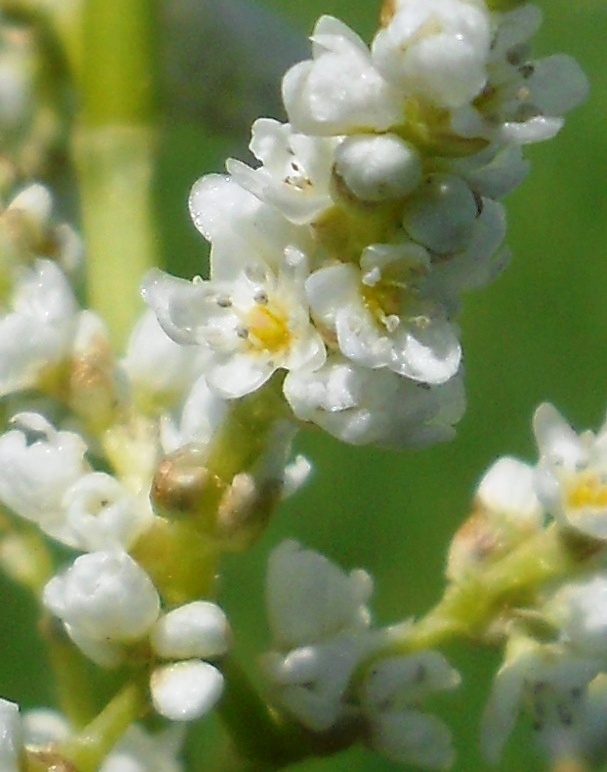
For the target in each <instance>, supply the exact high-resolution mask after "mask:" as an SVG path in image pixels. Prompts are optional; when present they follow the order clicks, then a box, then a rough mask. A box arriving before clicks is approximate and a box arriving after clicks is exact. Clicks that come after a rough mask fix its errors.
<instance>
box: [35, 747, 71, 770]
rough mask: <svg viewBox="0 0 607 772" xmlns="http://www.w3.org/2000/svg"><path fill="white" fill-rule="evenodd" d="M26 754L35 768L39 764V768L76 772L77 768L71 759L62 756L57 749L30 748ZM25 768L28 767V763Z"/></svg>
mask: <svg viewBox="0 0 607 772" xmlns="http://www.w3.org/2000/svg"><path fill="white" fill-rule="evenodd" d="M26 755H27V758H28V759H31V761H32V762H33V763H34V764H36V767H35V768H36V769H38V765H39V768H40V769H49V770H52V772H78V768H77V767H75V766H74V765H73V764H72V762H71V761H68V760H67V759H64V758H62V755H61V753H60V752H59V751H52V750H36V749H31V750H27V751H26ZM26 769H30V766H29V764H28V765H27V766H26Z"/></svg>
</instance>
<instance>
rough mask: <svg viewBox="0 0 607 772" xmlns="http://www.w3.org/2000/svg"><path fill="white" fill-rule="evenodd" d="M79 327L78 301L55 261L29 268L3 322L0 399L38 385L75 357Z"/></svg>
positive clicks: (0, 323) (0, 332) (0, 328)
mask: <svg viewBox="0 0 607 772" xmlns="http://www.w3.org/2000/svg"><path fill="white" fill-rule="evenodd" d="M77 325H78V314H77V307H76V300H75V298H74V295H73V292H72V290H71V288H70V286H69V284H68V282H67V280H66V278H65V275H64V274H63V272H62V271H61V269H60V268H59V267H58V266H57V265H56V264H55V263H53V262H51V261H50V260H37V261H36V262H35V263H34V265H33V266H32V267H31V268H29V267H28V268H26V267H24V268H23V269H22V271H21V274H20V276H19V277H18V279H17V281H16V283H15V287H14V290H13V294H12V297H11V308H10V310H8V311H7V312H6V313H5V315H4V316H3V317H1V318H0V394H9V393H11V392H13V391H17V390H19V389H24V388H29V387H32V386H37V385H38V381H39V378H40V377H41V375H42V373H43V371H44V370H48V369H49V366H50V365H57V364H59V363H61V362H62V360H64V359H65V358H66V357H67V356H68V355H69V353H70V348H71V344H72V341H73V338H74V335H75V333H76V330H77Z"/></svg>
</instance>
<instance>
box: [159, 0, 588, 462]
mask: <svg viewBox="0 0 607 772" xmlns="http://www.w3.org/2000/svg"><path fill="white" fill-rule="evenodd" d="M539 22H540V13H539V11H538V9H537V8H535V7H534V6H531V5H522V6H520V7H516V8H515V9H514V10H511V11H508V12H500V11H492V10H490V9H489V8H488V7H487V6H486V5H485V3H483V2H480V1H479V2H471V0H424V2H420V0H398V1H397V2H394V3H391V4H386V8H385V13H384V19H383V27H382V29H381V30H380V31H379V32H378V33H377V35H376V36H375V38H374V40H373V42H372V44H371V47H370V49H369V48H368V47H367V46H366V45H365V44H364V43H363V42H362V40H361V39H360V38H359V37H358V36H357V35H356V34H355V33H354V32H352V30H350V29H349V28H348V27H347V26H346V25H345V24H343V23H342V22H340V21H338V20H337V19H334V18H332V17H329V16H324V17H322V18H321V19H320V20H319V22H318V23H317V25H316V27H315V29H314V32H313V35H312V59H310V60H308V61H304V62H301V63H299V64H297V65H295V66H294V67H293V68H292V69H291V70H289V71H288V72H287V74H286V75H285V77H284V79H283V84H282V94H283V100H284V104H285V108H286V111H287V113H288V117H289V122H288V123H280V122H278V121H276V120H271V119H265V118H262V119H260V120H258V121H256V122H255V124H254V126H253V132H252V141H251V145H250V148H251V151H252V153H253V155H254V156H255V157H256V158H257V159H258V161H259V165H258V166H257V167H255V168H251V167H249V166H247V165H246V164H244V163H242V162H240V161H236V160H231V161H229V162H228V164H227V169H228V172H229V175H227V176H222V175H209V176H207V177H204V178H202V179H201V180H199V181H198V182H197V183H196V184H195V186H194V188H193V190H192V193H191V196H190V211H191V214H192V218H193V220H194V224H195V225H196V227H197V228H198V230H199V231H200V232H201V233H202V234H203V236H204V237H205V238H206V239H208V240H209V241H210V242H211V277H210V279H209V280H201V279H200V278H197V279H195V280H194V281H193V282H191V283H190V282H187V281H185V280H181V279H176V278H172V277H169V276H166V275H164V274H162V273H160V272H155V273H153V274H150V275H149V276H148V278H147V280H146V282H145V285H144V296H145V298H146V300H147V302H148V303H149V304H150V305H151V306H152V307H153V309H154V310H155V312H156V314H157V315H158V319H159V321H160V324H161V325H162V327H163V329H164V330H165V331H166V332H167V333H168V335H169V336H170V337H171V338H173V340H175V341H177V342H178V343H181V344H184V345H188V346H193V347H198V348H201V349H202V350H204V351H205V352H206V354H207V358H206V362H205V374H206V378H207V382H208V384H209V386H210V388H211V389H212V390H213V391H214V392H215V393H216V394H218V395H219V396H221V397H222V398H225V399H235V398H239V397H242V396H244V395H246V394H248V393H250V392H253V391H255V390H257V389H259V388H260V387H261V386H263V385H264V384H265V383H266V382H268V380H269V379H271V378H272V376H273V375H274V373H275V372H276V371H277V370H282V371H286V376H285V377H284V380H283V384H282V387H283V393H284V397H285V399H286V401H287V402H288V404H289V406H290V409H291V410H292V412H293V414H294V415H295V417H296V418H297V419H299V420H300V421H303V422H312V423H315V424H318V425H319V426H321V427H322V428H324V429H326V430H327V431H328V432H330V433H331V434H333V435H335V436H336V437H338V438H340V439H342V440H344V441H346V442H350V443H354V444H364V443H375V444H379V445H384V446H391V447H402V446H407V445H420V444H426V443H429V442H434V441H438V440H441V439H445V438H447V437H450V436H451V435H452V433H453V429H452V427H453V425H454V424H455V423H456V422H457V421H458V420H459V418H460V417H461V415H462V412H463V409H464V395H463V388H462V383H461V379H462V370H461V360H462V353H461V347H460V342H459V335H458V329H457V326H456V324H455V322H454V318H455V315H456V313H457V310H458V306H459V300H460V296H461V294H462V293H463V292H464V291H466V290H468V289H471V288H475V287H479V286H482V285H484V284H486V283H487V282H489V281H490V280H491V279H493V278H494V277H495V276H496V275H497V274H498V273H499V272H500V271H501V269H502V268H503V266H504V265H505V263H506V261H507V258H508V252H507V250H506V249H505V248H503V247H502V246H501V245H502V241H503V238H504V235H505V216H504V210H503V207H502V205H501V204H500V203H499V202H498V199H500V198H501V197H502V196H503V195H504V194H506V193H507V192H508V191H510V190H511V189H512V188H514V187H515V186H516V185H517V184H518V183H519V182H520V180H521V179H522V178H523V176H524V174H525V172H526V168H527V167H526V163H525V162H524V161H523V159H522V156H521V145H522V144H524V143H528V142H537V141H540V140H544V139H547V138H549V137H551V136H553V135H554V134H555V133H556V132H557V131H558V129H559V128H560V126H561V125H562V122H563V119H562V115H563V113H564V112H565V111H567V110H569V109H570V108H571V107H573V106H574V105H575V104H577V103H578V102H579V101H580V100H581V99H583V98H584V96H585V93H586V82H585V79H584V76H583V75H582V74H581V72H580V70H579V68H578V66H577V65H576V64H575V62H574V61H573V60H571V59H570V58H568V57H566V56H554V57H549V58H547V59H542V60H538V61H536V60H533V59H532V58H530V52H529V45H528V38H529V37H530V35H531V34H532V33H533V32H534V31H535V29H536V28H537V26H538V25H539Z"/></svg>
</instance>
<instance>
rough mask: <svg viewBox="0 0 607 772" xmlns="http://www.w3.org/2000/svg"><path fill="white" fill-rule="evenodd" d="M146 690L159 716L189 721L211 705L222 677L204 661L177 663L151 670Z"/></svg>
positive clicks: (219, 693)
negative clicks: (148, 690)
mask: <svg viewBox="0 0 607 772" xmlns="http://www.w3.org/2000/svg"><path fill="white" fill-rule="evenodd" d="M150 692H151V694H152V702H153V703H154V708H155V709H156V711H157V712H158V713H160V715H161V716H164V717H165V718H168V719H169V720H170V721H193V720H194V719H197V718H200V717H201V716H204V715H206V714H207V713H208V712H209V711H210V710H211V709H212V708H213V707H214V706H215V704H216V703H217V701H218V700H219V698H220V697H221V694H222V692H223V676H222V675H221V673H220V672H219V670H217V668H215V667H213V665H210V664H209V663H208V662H202V661H200V660H196V659H193V660H188V661H186V662H177V663H176V664H173V665H165V666H164V667H159V668H156V670H154V672H153V673H152V677H151V679H150Z"/></svg>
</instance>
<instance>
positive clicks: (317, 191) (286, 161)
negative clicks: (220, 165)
mask: <svg viewBox="0 0 607 772" xmlns="http://www.w3.org/2000/svg"><path fill="white" fill-rule="evenodd" d="M249 147H250V148H251V152H252V153H253V154H254V156H255V157H256V158H258V159H259V160H260V161H261V162H262V164H263V165H262V166H260V167H259V168H257V169H251V168H250V167H248V166H246V164H243V163H242V162H240V161H236V160H234V159H232V160H230V161H228V163H227V165H226V168H227V170H228V171H229V172H230V174H231V175H232V177H233V179H234V180H235V181H236V182H237V183H238V184H239V185H242V187H243V188H245V189H246V190H248V191H250V192H251V193H253V195H255V196H257V198H259V199H261V200H262V201H265V202H267V203H268V204H271V205H273V206H275V207H276V208H277V209H279V210H280V211H281V212H282V213H283V214H284V216H285V217H286V218H287V219H288V220H290V221H291V222H293V223H298V224H299V223H306V222H310V221H311V220H313V219H314V218H315V217H317V216H318V215H319V214H320V213H321V212H322V211H323V210H324V209H327V208H328V207H329V206H331V205H332V203H333V201H332V199H331V196H330V194H329V181H330V179H331V168H332V166H333V150H334V147H335V141H334V140H330V139H326V138H321V137H310V136H307V135H306V134H297V133H295V132H293V130H292V129H291V127H290V126H289V124H288V123H287V124H282V123H279V122H278V121H275V120H272V119H270V118H260V119H259V120H257V121H255V123H254V124H253V138H252V140H251V144H250V146H249Z"/></svg>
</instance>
